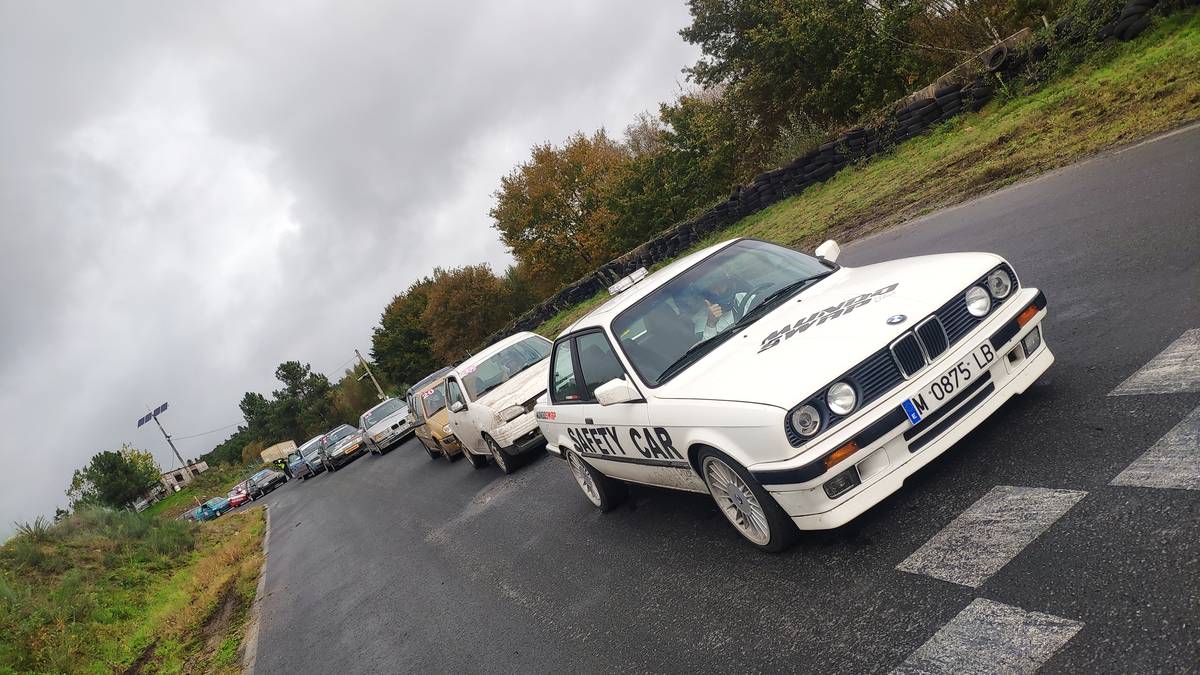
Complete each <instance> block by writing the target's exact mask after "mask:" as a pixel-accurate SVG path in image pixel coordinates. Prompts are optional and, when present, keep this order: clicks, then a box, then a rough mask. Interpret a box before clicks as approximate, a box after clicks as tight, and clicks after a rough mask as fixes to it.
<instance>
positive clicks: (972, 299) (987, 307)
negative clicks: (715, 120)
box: [963, 286, 992, 317]
mask: <svg viewBox="0 0 1200 675" xmlns="http://www.w3.org/2000/svg"><path fill="white" fill-rule="evenodd" d="M963 299H964V300H966V302H967V311H968V312H970V313H971V316H978V317H982V316H987V313H988V312H990V311H992V296H990V295H988V292H987V291H986V290H984V289H983V287H982V286H972V287H970V288H968V289H967V292H966V294H964V295H963Z"/></svg>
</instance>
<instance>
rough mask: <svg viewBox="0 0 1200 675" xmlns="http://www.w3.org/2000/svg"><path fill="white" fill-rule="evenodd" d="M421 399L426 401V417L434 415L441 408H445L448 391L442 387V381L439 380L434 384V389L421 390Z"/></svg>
mask: <svg viewBox="0 0 1200 675" xmlns="http://www.w3.org/2000/svg"><path fill="white" fill-rule="evenodd" d="M421 400H422V401H424V403H423V404H422V407H424V408H425V417H433V416H434V415H436V414H437V412H438V411H439V410H441V409H442V408H445V407H446V392H445V390H443V389H442V383H441V382H438V383H437V384H435V385H433V389H427V390H425V391H423V392H421Z"/></svg>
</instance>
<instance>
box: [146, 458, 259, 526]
mask: <svg viewBox="0 0 1200 675" xmlns="http://www.w3.org/2000/svg"><path fill="white" fill-rule="evenodd" d="M259 468H261V467H255V468H253V469H245V468H242V467H240V466H231V465H229V464H218V465H216V466H214V467H212V468H210V469H209V470H208V471H205V472H204V473H202V474H200V475H199V476H197V477H196V479H195V480H193V481H192V482H191V483H190V484H189V485H188V486H187V487H186V488H184V489H182V490H180V491H179V492H173V493H171V494H169V495H167V496H166V498H164V499H163V500H162V501H160V502H156V503H154V504H151V505H150V508H148V509H146V511H145V514H146V515H148V516H162V517H165V518H174V517H175V516H178V515H179V514H181V513H183V512H184V511H187V510H188V509H192V508H195V507H196V500H197V499H199V500H200V501H201V502H204V501H206V500H208V499H209V498H211V497H224V496H225V495H226V494H228V493H229V491H230V490H232V489H233V486H234V485H237V484H238V483H240V482H242V481H243V480H245V479H246V478H248V477H250V476H252V475H254V472H255V471H258V469H259Z"/></svg>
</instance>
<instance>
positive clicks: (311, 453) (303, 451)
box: [300, 438, 321, 460]
mask: <svg viewBox="0 0 1200 675" xmlns="http://www.w3.org/2000/svg"><path fill="white" fill-rule="evenodd" d="M320 449H321V439H319V438H317V439H313V440H311V441H309V442H307V443H305V444H304V446H303V447H301V448H300V456H301V457H303V458H304V459H306V460H309V459H312V458H313V457H315V456H316V455H317V452H318V451H319V450H320Z"/></svg>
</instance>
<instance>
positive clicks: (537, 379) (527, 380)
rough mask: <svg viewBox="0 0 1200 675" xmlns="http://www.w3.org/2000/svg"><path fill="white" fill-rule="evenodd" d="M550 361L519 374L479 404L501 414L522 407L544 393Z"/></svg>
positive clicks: (539, 363) (482, 398) (547, 360)
mask: <svg viewBox="0 0 1200 675" xmlns="http://www.w3.org/2000/svg"><path fill="white" fill-rule="evenodd" d="M549 376H550V359H548V358H546V359H542V360H541V361H538V362H537V363H535V364H534V365H532V366H530V367H529V368H526V369H525V370H523V371H521V372H519V373H517V374H516V376H514V377H513V378H512V379H510V380H509V381H508V382H505V383H504V384H502V385H500V386H499V387H496V388H495V389H493V390H491V391H489V392H488V393H486V394H484V395H483V396H481V397H480V398H479V400H478V401H476V402H477V403H480V404H482V405H485V406H487V407H488V408H491V409H492V410H494V411H496V412H499V411H501V410H504V409H505V408H507V407H509V406H514V405H521V404H522V403H524V402H526V401H528V400H529V399H531V398H535V397H537V396H538V394H540V393H541V392H543V391H546V387H547V385H548V382H549Z"/></svg>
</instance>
